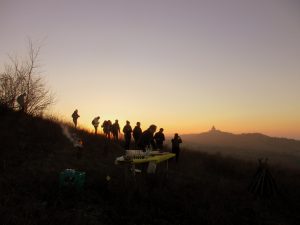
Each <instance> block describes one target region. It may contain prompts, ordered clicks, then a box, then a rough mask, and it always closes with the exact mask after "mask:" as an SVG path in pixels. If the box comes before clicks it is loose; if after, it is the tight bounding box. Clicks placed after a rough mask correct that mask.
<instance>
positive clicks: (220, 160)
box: [0, 108, 300, 225]
mask: <svg viewBox="0 0 300 225" xmlns="http://www.w3.org/2000/svg"><path fill="white" fill-rule="evenodd" d="M0 113H1V115H0V137H1V151H0V156H1V162H0V193H1V195H0V224H72V225H76V224H218V225H220V224H238V225H240V224H297V222H298V221H299V216H298V212H299V209H300V204H299V199H300V181H299V175H300V173H299V171H295V170H288V169H285V168H278V167H272V165H271V172H272V174H273V176H274V177H275V180H276V181H277V184H278V186H279V190H280V194H279V195H278V196H276V197H274V198H273V199H268V200H267V199H265V200H259V199H256V198H255V197H254V196H252V195H251V194H249V193H248V191H247V187H248V185H249V183H250V182H251V178H252V176H253V174H254V172H255V170H256V164H255V163H252V162H246V161H241V160H237V159H234V158H230V157H224V156H222V155H220V154H215V155H211V154H207V153H204V152H199V153H195V152H191V151H188V150H183V151H182V155H181V158H180V162H179V164H175V163H174V162H170V165H169V166H170V168H169V173H168V178H166V174H165V172H164V165H160V167H159V168H158V174H157V175H156V176H149V175H145V174H142V175H138V176H137V177H136V181H135V182H134V181H133V180H131V179H128V180H127V181H125V180H124V176H123V175H124V170H123V168H122V167H117V166H115V165H114V159H115V157H116V156H119V155H121V154H123V149H122V148H120V147H119V146H120V144H122V143H115V142H113V141H110V140H107V139H105V138H104V137H103V136H99V135H98V136H95V135H93V134H90V133H87V132H86V131H83V130H79V131H76V134H77V136H78V137H80V138H81V139H82V140H83V142H84V150H83V154H82V155H81V158H78V155H77V154H76V151H75V150H74V148H73V145H72V144H71V143H70V142H69V141H68V139H67V138H66V137H65V136H63V135H62V132H61V127H60V125H59V124H58V123H55V122H53V121H52V120H50V119H41V118H34V117H28V116H24V115H20V114H18V113H15V112H9V111H5V110H3V109H2V108H1V112H0ZM72 132H75V131H74V130H73V131H72ZM66 168H74V169H78V170H81V171H85V172H86V174H87V179H86V185H85V189H84V191H82V192H80V193H79V192H76V191H75V190H61V189H60V188H59V185H58V175H59V172H60V171H62V170H63V169H66ZM107 175H110V176H111V177H112V180H111V181H110V182H109V183H107V182H106V180H105V177H106V176H107Z"/></svg>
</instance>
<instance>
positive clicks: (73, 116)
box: [72, 109, 80, 129]
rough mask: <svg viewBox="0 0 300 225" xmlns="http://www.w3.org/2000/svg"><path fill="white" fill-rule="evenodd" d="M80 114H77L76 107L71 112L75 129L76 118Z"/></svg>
mask: <svg viewBox="0 0 300 225" xmlns="http://www.w3.org/2000/svg"><path fill="white" fill-rule="evenodd" d="M79 117H80V116H79V115H78V109H76V110H75V111H74V112H73V114H72V118H73V123H74V126H75V129H76V128H77V120H78V118H79Z"/></svg>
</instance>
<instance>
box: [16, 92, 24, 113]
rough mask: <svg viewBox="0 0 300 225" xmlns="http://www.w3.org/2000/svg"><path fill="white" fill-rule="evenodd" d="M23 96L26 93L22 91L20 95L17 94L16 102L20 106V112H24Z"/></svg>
mask: <svg viewBox="0 0 300 225" xmlns="http://www.w3.org/2000/svg"><path fill="white" fill-rule="evenodd" d="M25 96H26V93H23V94H21V95H20V96H18V98H17V102H18V104H19V107H20V112H25Z"/></svg>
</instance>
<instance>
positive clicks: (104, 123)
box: [101, 120, 107, 135]
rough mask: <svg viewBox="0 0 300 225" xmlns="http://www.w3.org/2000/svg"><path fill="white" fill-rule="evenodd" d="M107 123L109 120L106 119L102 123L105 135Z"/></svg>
mask: <svg viewBox="0 0 300 225" xmlns="http://www.w3.org/2000/svg"><path fill="white" fill-rule="evenodd" d="M106 124H107V120H104V121H103V123H102V125H101V127H102V130H103V133H104V135H105V133H106V127H107V125H106Z"/></svg>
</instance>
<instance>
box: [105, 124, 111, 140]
mask: <svg viewBox="0 0 300 225" xmlns="http://www.w3.org/2000/svg"><path fill="white" fill-rule="evenodd" d="M105 130H106V133H105V136H106V137H107V138H108V139H110V133H111V132H112V123H111V121H110V120H108V121H107V122H106V128H105Z"/></svg>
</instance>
